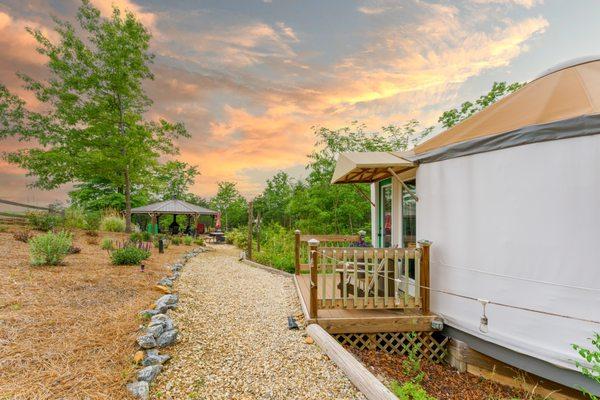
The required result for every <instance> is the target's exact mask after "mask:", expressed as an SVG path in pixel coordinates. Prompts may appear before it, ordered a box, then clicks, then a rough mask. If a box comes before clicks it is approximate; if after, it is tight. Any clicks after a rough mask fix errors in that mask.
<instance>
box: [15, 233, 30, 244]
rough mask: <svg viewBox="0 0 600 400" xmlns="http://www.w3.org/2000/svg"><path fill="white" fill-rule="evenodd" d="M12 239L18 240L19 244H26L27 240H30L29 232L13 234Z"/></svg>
mask: <svg viewBox="0 0 600 400" xmlns="http://www.w3.org/2000/svg"><path fill="white" fill-rule="evenodd" d="M13 238H14V239H15V240H18V241H19V242H23V243H27V242H29V239H31V238H32V235H31V232H28V231H20V232H15V233H13Z"/></svg>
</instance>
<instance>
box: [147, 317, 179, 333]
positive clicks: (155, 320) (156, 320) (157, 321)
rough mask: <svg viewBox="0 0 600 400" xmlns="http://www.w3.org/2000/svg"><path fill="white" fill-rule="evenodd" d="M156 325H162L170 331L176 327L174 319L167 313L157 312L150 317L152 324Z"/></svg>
mask: <svg viewBox="0 0 600 400" xmlns="http://www.w3.org/2000/svg"><path fill="white" fill-rule="evenodd" d="M154 325H162V327H163V328H164V330H165V331H170V330H171V329H174V328H175V324H173V320H172V319H171V317H169V316H168V315H167V314H156V315H155V316H153V317H152V319H150V324H149V325H148V326H149V327H150V326H154Z"/></svg>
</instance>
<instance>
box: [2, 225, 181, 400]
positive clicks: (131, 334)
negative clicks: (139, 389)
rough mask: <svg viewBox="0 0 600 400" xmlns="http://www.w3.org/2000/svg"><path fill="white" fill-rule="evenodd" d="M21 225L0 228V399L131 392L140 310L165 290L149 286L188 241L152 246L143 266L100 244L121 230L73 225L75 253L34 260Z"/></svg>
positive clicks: (93, 396) (119, 236)
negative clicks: (20, 236)
mask: <svg viewBox="0 0 600 400" xmlns="http://www.w3.org/2000/svg"><path fill="white" fill-rule="evenodd" d="M24 229H26V228H21V227H11V228H10V229H9V231H7V232H2V233H0V254H1V255H2V258H1V259H0V288H1V289H0V399H2V400H4V399H59V398H60V399H124V398H128V393H127V392H126V390H125V388H124V385H125V383H127V381H128V380H129V379H130V378H131V376H132V374H133V372H134V368H135V365H134V363H133V362H132V355H133V354H134V352H135V350H136V347H135V337H136V332H137V330H138V328H139V325H140V323H141V320H140V319H139V318H138V316H137V315H138V313H139V311H141V310H143V309H146V308H149V307H150V306H151V304H152V303H153V302H154V301H155V300H156V299H157V298H158V297H160V296H161V295H162V293H160V292H158V291H157V290H156V289H154V285H155V283H156V282H157V281H158V280H159V279H160V278H162V277H164V276H166V275H168V274H170V271H169V269H168V268H167V267H166V265H167V264H168V263H171V262H173V261H175V260H177V259H179V258H180V256H181V255H182V254H183V253H185V252H187V251H189V250H191V249H192V247H191V246H184V245H180V246H170V247H169V248H168V249H167V250H166V251H165V253H164V254H159V253H158V250H157V249H152V256H151V257H150V259H148V260H146V262H145V266H146V268H145V272H144V273H142V272H140V268H139V267H133V266H114V265H112V264H111V263H110V260H109V257H108V254H107V252H106V251H104V250H102V249H100V246H99V243H101V241H102V238H104V237H111V238H113V239H116V240H123V239H125V238H126V237H127V236H126V235H124V234H117V233H109V232H101V233H100V236H99V237H97V238H91V237H89V236H87V235H86V234H85V233H84V232H75V240H74V245H76V246H78V247H80V248H81V252H80V253H78V254H72V255H68V256H67V257H66V259H65V265H62V266H55V267H32V266H31V265H30V264H29V255H28V245H27V243H23V242H20V241H17V240H15V239H14V238H13V233H12V232H14V231H20V230H24ZM33 233H34V234H39V232H33ZM94 242H97V243H98V244H94Z"/></svg>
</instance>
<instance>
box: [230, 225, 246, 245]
mask: <svg viewBox="0 0 600 400" xmlns="http://www.w3.org/2000/svg"><path fill="white" fill-rule="evenodd" d="M225 241H227V243H229V244H233V245H234V246H236V247H239V248H240V249H245V248H246V246H247V245H248V231H247V230H246V229H244V228H234V229H231V230H230V231H227V232H226V233H225Z"/></svg>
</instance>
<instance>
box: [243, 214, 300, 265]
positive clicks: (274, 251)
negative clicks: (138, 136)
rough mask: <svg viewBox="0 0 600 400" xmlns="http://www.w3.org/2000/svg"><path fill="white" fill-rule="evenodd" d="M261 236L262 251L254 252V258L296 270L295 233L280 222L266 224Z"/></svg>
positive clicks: (266, 263) (268, 263)
mask: <svg viewBox="0 0 600 400" xmlns="http://www.w3.org/2000/svg"><path fill="white" fill-rule="evenodd" d="M260 236H261V238H262V240H261V244H260V252H259V251H254V252H253V258H254V260H255V261H256V262H258V263H261V264H264V265H268V266H270V267H273V268H277V269H281V270H283V271H287V272H294V269H295V263H294V233H293V232H292V231H291V230H288V229H286V228H284V227H282V226H281V225H279V224H272V225H267V226H265V227H264V228H263V229H262V231H261V235H260Z"/></svg>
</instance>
